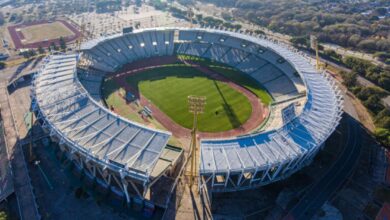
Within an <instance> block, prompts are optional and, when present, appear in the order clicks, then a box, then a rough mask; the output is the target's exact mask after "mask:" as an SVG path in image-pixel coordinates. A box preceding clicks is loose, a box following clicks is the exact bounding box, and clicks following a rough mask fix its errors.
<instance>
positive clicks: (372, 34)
mask: <svg viewBox="0 0 390 220" xmlns="http://www.w3.org/2000/svg"><path fill="white" fill-rule="evenodd" d="M201 1H203V2H208V3H214V4H216V5H218V6H221V7H230V8H233V9H234V10H233V16H234V17H236V18H237V17H238V18H242V19H245V20H248V21H251V22H253V23H255V24H258V25H261V26H263V27H267V28H269V29H271V30H273V31H276V32H280V33H285V34H289V35H292V36H308V35H310V34H312V33H314V34H316V35H317V36H318V38H319V40H320V41H322V42H329V43H335V44H338V45H341V46H344V47H350V48H357V49H360V50H364V51H368V52H377V51H383V52H386V53H388V51H390V39H389V35H388V30H389V29H390V17H389V16H387V17H386V14H387V13H388V12H387V10H388V9H387V7H389V6H390V3H389V1H386V0H376V1H304V0H297V1H287V0H277V1H275V0H201Z"/></svg>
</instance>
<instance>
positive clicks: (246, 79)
mask: <svg viewBox="0 0 390 220" xmlns="http://www.w3.org/2000/svg"><path fill="white" fill-rule="evenodd" d="M177 57H178V58H179V59H181V60H188V61H191V62H195V63H197V64H199V65H201V66H206V67H208V68H210V69H211V70H213V71H215V72H217V73H219V74H221V75H223V76H225V77H226V78H228V79H230V80H232V81H233V82H234V83H236V84H238V85H241V86H243V87H245V88H246V89H248V90H249V91H251V92H252V93H253V94H255V95H256V96H257V97H258V98H259V99H260V100H261V101H262V102H263V103H264V104H265V105H269V104H271V102H272V97H271V95H270V94H269V93H268V92H267V90H266V89H265V88H263V86H262V85H261V84H260V83H258V82H257V81H255V80H254V79H253V78H252V77H250V76H249V75H247V74H245V73H242V72H240V71H239V70H237V69H235V68H233V67H231V66H229V65H227V64H223V63H218V62H214V61H212V60H210V59H206V58H202V57H196V56H191V55H178V56H177Z"/></svg>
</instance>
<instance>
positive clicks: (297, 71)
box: [33, 28, 343, 202]
mask: <svg viewBox="0 0 390 220" xmlns="http://www.w3.org/2000/svg"><path fill="white" fill-rule="evenodd" d="M81 51H82V52H81V53H80V54H70V55H51V56H49V57H47V59H46V61H45V64H44V65H43V66H42V68H41V70H40V71H39V72H38V73H37V74H36V75H35V77H34V83H33V109H34V111H35V112H36V114H37V116H38V119H39V120H40V121H41V122H42V124H43V127H44V128H45V129H46V130H47V131H48V132H50V135H51V137H52V138H53V139H55V140H56V141H58V142H59V143H60V146H61V149H62V151H64V152H66V154H67V156H68V157H69V158H71V159H72V160H73V161H75V163H76V164H77V166H78V167H79V169H80V170H84V171H83V172H85V173H86V175H88V176H90V178H92V179H96V181H97V182H98V183H100V184H102V185H104V186H105V187H106V188H109V189H110V190H112V191H115V192H116V193H117V195H118V196H123V197H124V198H125V199H126V201H127V202H130V201H131V197H138V198H145V196H146V194H147V193H148V191H150V190H151V189H153V185H154V184H156V183H158V182H159V181H161V179H162V178H161V177H163V176H166V175H168V176H169V173H170V172H172V169H175V168H176V165H177V164H178V161H180V158H181V155H182V154H181V153H176V154H175V153H172V152H171V149H169V148H167V142H168V139H169V138H170V136H171V133H169V132H166V131H160V130H155V129H151V128H149V127H146V126H143V125H140V124H138V123H135V122H132V121H128V120H126V119H124V118H122V117H121V116H119V115H116V114H115V113H113V112H111V111H109V110H107V109H106V107H104V106H103V105H102V104H101V98H100V88H101V83H102V80H103V77H104V75H105V74H107V73H114V72H115V71H116V70H118V69H119V68H121V67H122V66H123V65H125V64H127V63H131V62H133V61H136V60H140V59H145V58H149V57H154V56H167V55H174V54H188V55H193V56H199V57H203V58H207V59H212V60H215V61H217V62H221V63H225V64H228V65H230V66H232V67H235V68H237V69H239V70H240V71H242V72H243V73H246V74H248V75H250V76H251V77H252V78H253V79H254V80H256V81H258V82H259V83H260V84H262V85H263V86H264V87H265V88H266V89H267V91H268V92H269V93H270V94H271V96H272V97H273V99H274V102H273V104H272V105H273V106H279V105H281V104H283V103H294V100H296V99H304V104H303V106H302V107H301V110H299V111H298V110H295V108H294V104H292V105H289V106H288V107H286V108H283V109H282V111H283V112H284V114H283V123H281V124H280V125H278V126H271V127H268V128H267V129H266V130H259V131H254V132H253V133H251V134H248V135H246V136H243V137H231V138H229V139H218V140H216V139H213V140H201V144H200V151H201V152H200V155H201V156H200V161H199V164H200V167H199V173H200V176H201V178H200V184H199V185H200V186H201V187H207V188H208V189H209V190H211V191H212V192H226V191H237V190H244V189H250V188H255V187H258V186H262V185H266V184H269V183H272V182H275V181H277V180H281V179H283V178H286V177H288V176H290V175H291V174H293V173H294V172H296V171H298V170H300V169H301V168H302V167H303V166H305V165H307V164H309V163H310V162H311V161H312V160H313V157H314V156H315V155H316V153H317V152H318V151H319V149H320V148H321V146H323V144H324V142H325V141H326V140H327V138H328V137H329V136H330V135H331V134H332V132H333V131H334V130H335V128H336V127H337V125H338V124H339V121H340V119H341V114H342V103H343V100H342V95H341V94H340V92H339V90H338V89H337V86H336V84H335V82H334V81H333V80H332V79H331V78H330V77H329V76H328V75H326V74H324V73H321V72H319V71H317V70H316V69H315V68H314V67H313V66H312V65H311V64H310V63H309V61H308V58H306V57H305V55H303V54H301V53H299V52H298V51H296V50H295V49H292V48H290V47H288V46H286V45H283V44H281V43H279V42H275V41H272V40H269V39H266V38H265V37H262V36H252V35H247V34H244V33H236V32H230V31H224V30H215V29H207V28H153V29H142V30H135V31H133V32H132V33H126V34H117V35H112V36H108V37H101V38H98V39H94V40H91V41H88V42H86V43H84V44H83V45H82V47H81ZM80 62H82V63H83V64H84V65H85V64H87V65H88V66H89V67H90V68H89V69H90V70H89V71H81V70H78V69H77V65H78V63H80ZM273 108H274V107H273ZM273 108H272V109H273ZM168 151H169V152H171V153H167V152H168ZM164 155H171V156H170V157H169V158H168V159H169V160H168V161H170V162H169V163H164V161H165V162H166V161H167V158H163V157H164ZM172 155H173V156H172ZM152 194H153V193H152ZM153 195H155V196H156V194H153ZM149 199H150V196H149ZM150 200H152V199H150Z"/></svg>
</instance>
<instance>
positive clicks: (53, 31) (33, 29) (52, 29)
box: [20, 21, 74, 43]
mask: <svg viewBox="0 0 390 220" xmlns="http://www.w3.org/2000/svg"><path fill="white" fill-rule="evenodd" d="M20 31H21V33H22V34H23V36H24V43H35V42H39V41H44V40H52V39H57V38H60V37H67V36H72V35H73V34H74V33H73V32H72V31H71V30H69V29H68V28H67V27H66V26H65V25H64V24H62V23H61V22H58V21H56V22H53V23H47V24H39V25H32V26H28V27H25V28H22V29H21V30H20ZM43 33H44V34H43Z"/></svg>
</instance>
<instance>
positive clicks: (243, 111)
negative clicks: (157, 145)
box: [126, 66, 252, 132]
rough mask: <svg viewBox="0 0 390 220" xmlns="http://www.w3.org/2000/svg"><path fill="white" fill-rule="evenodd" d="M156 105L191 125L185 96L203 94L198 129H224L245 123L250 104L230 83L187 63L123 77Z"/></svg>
mask: <svg viewBox="0 0 390 220" xmlns="http://www.w3.org/2000/svg"><path fill="white" fill-rule="evenodd" d="M126 80H127V83H128V84H129V85H130V86H131V87H133V88H136V89H137V90H138V91H139V92H140V93H142V94H143V95H144V96H145V97H147V98H148V99H149V100H150V101H151V102H152V103H154V104H155V105H156V106H157V107H158V108H160V109H161V110H162V111H163V112H165V113H166V114H167V115H168V116H169V117H171V118H172V119H173V120H174V121H175V122H176V123H178V124H180V125H181V126H183V127H185V128H191V127H192V123H193V122H192V114H191V113H189V112H188V104H187V97H188V96H189V95H197V96H206V97H207V104H206V107H205V112H204V114H202V115H201V116H200V117H199V130H200V131H204V132H218V131H227V130H231V129H233V128H237V127H239V126H240V125H242V124H243V123H244V122H246V121H247V120H248V118H249V116H250V115H251V112H252V107H251V104H250V102H249V101H248V99H247V98H246V97H245V96H244V95H242V94H241V93H239V92H238V91H236V90H234V89H233V88H231V87H230V86H228V85H227V84H225V83H222V82H220V81H217V80H214V79H211V78H209V77H208V76H206V75H205V74H203V73H201V72H200V71H198V70H196V69H194V68H192V67H187V66H174V67H162V68H156V69H151V70H147V71H144V72H141V73H138V74H136V75H132V76H129V77H127V79H126Z"/></svg>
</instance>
